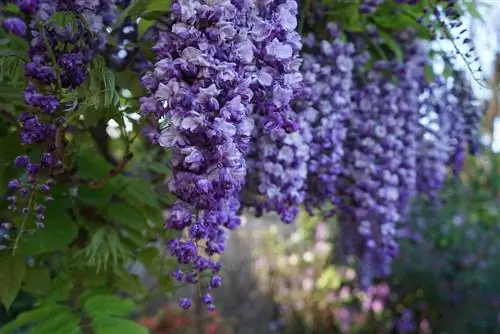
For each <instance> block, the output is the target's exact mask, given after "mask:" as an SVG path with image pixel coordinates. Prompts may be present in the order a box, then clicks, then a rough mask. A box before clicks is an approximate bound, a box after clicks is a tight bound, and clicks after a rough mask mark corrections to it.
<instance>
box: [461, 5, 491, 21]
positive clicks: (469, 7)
mask: <svg viewBox="0 0 500 334" xmlns="http://www.w3.org/2000/svg"><path fill="white" fill-rule="evenodd" d="M464 5H465V7H466V8H467V11H468V12H469V14H470V16H472V17H473V18H475V19H478V20H479V21H481V22H482V23H483V24H486V22H485V21H484V18H483V16H482V15H481V13H480V12H479V11H478V10H477V3H475V2H474V1H464Z"/></svg>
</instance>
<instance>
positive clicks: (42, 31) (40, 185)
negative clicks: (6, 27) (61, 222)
mask: <svg viewBox="0 0 500 334" xmlns="http://www.w3.org/2000/svg"><path fill="white" fill-rule="evenodd" d="M76 3H80V2H78V1H77V2H76ZM76 3H75V4H73V2H71V1H18V5H19V8H20V9H21V11H22V12H23V14H24V15H25V17H26V20H27V23H26V26H27V27H29V36H28V34H22V35H26V36H25V37H26V38H28V39H29V50H28V55H29V61H28V62H27V63H26V64H25V73H26V76H27V77H28V79H29V83H28V85H27V87H26V89H25V90H24V100H25V103H26V105H27V106H28V107H29V108H28V110H27V111H26V112H23V113H22V114H21V115H20V117H19V119H18V121H19V123H20V125H21V142H22V144H23V145H36V146H38V147H40V148H42V151H43V153H42V154H41V155H40V156H39V157H36V158H34V157H31V158H30V157H28V156H27V155H20V156H18V157H17V158H16V159H15V161H14V165H15V166H17V167H20V168H24V169H25V170H26V174H25V177H22V178H21V179H15V180H11V181H10V182H9V189H10V190H11V191H12V192H13V193H14V194H13V195H12V196H9V197H8V200H9V201H10V202H11V203H10V206H9V208H10V209H11V210H13V211H16V210H17V209H18V208H17V207H18V206H19V205H20V204H22V205H23V206H24V205H26V206H24V207H23V208H22V209H21V211H22V214H23V215H28V214H30V213H31V212H34V213H35V216H36V221H37V226H38V227H43V222H44V209H45V207H44V205H43V204H42V202H41V203H38V201H39V200H47V199H49V200H50V196H48V193H49V192H50V189H51V186H52V184H53V183H54V180H53V179H52V175H53V173H55V172H57V171H58V170H60V169H61V168H62V167H63V163H62V161H61V155H62V149H63V146H64V131H65V130H64V122H65V119H64V117H65V114H66V111H67V107H66V105H65V103H63V102H62V98H63V96H70V95H71V92H72V91H73V90H74V89H76V88H77V87H79V86H81V85H82V84H83V82H84V81H85V79H86V77H87V74H88V73H87V72H88V65H89V63H90V62H91V61H92V59H93V58H94V56H95V54H96V53H95V51H96V50H94V47H95V45H96V43H95V42H96V37H95V36H94V33H96V32H100V31H101V29H102V28H103V26H102V25H97V26H96V25H90V26H91V27H93V28H94V29H95V30H94V31H93V33H91V32H89V31H87V30H86V28H85V27H86V26H89V24H87V23H88V22H86V23H84V21H83V20H84V19H83V18H82V17H85V18H86V19H91V18H95V17H100V15H101V13H102V12H106V10H107V9H110V8H112V1H96V2H92V4H79V5H77V4H76ZM62 11H65V12H70V14H72V15H73V16H74V17H75V26H70V25H68V26H64V27H61V26H57V25H55V23H54V22H51V21H50V20H49V19H50V18H51V17H52V16H53V15H54V14H56V13H58V12H62ZM64 15H69V14H68V13H66V14H64ZM80 15H83V16H80ZM101 21H103V22H104V23H109V22H108V21H107V20H101ZM37 193H40V194H42V196H37V195H36V194H37ZM16 194H17V195H18V196H19V197H20V198H19V197H18V196H16Z"/></svg>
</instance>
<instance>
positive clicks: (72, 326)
mask: <svg viewBox="0 0 500 334" xmlns="http://www.w3.org/2000/svg"><path fill="white" fill-rule="evenodd" d="M79 320H80V319H79V318H78V317H77V316H76V315H75V314H74V313H73V312H71V310H70V309H69V308H65V309H61V310H60V311H59V312H57V313H56V314H53V315H52V316H51V317H48V318H46V319H44V321H38V322H37V324H36V325H35V326H34V327H33V328H32V329H31V330H30V331H29V332H28V334H42V333H47V334H48V333H50V334H69V333H81V331H78V330H79Z"/></svg>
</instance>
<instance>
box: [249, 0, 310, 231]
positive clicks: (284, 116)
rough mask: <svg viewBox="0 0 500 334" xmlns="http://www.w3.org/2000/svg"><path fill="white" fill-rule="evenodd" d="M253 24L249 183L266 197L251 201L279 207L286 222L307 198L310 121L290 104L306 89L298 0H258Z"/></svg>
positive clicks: (264, 207) (274, 208) (259, 208)
mask: <svg viewBox="0 0 500 334" xmlns="http://www.w3.org/2000/svg"><path fill="white" fill-rule="evenodd" d="M250 24H251V26H252V29H251V34H250V37H251V39H252V41H253V43H254V45H255V48H256V62H255V64H254V66H255V73H254V75H253V80H252V85H251V87H252V89H253V91H254V93H255V95H254V118H255V124H256V127H255V129H254V131H253V134H252V145H251V147H250V152H249V162H248V164H249V170H251V171H252V174H250V175H249V179H252V182H248V184H249V187H250V190H252V191H256V192H257V193H258V194H260V195H262V196H263V200H252V201H251V203H248V204H249V205H251V206H254V207H255V208H256V210H257V212H258V213H261V212H263V211H275V212H277V213H278V214H279V215H280V216H281V219H282V220H283V221H284V222H285V223H291V222H292V221H293V219H294V218H295V216H296V215H297V213H298V212H299V205H300V204H301V203H302V202H303V200H304V189H303V185H304V181H305V177H306V174H307V165H306V162H307V158H308V146H307V143H306V142H307V135H306V132H307V128H308V123H307V121H306V120H305V119H303V117H302V116H301V115H298V114H297V113H295V112H293V111H292V104H291V103H292V101H293V100H294V99H296V98H297V97H298V96H299V94H300V93H301V89H302V74H301V73H300V71H299V68H300V66H301V63H302V59H301V58H300V57H299V52H300V50H301V49H302V42H301V37H300V35H299V34H298V32H297V31H296V28H297V3H296V1H295V0H286V1H285V0H280V1H260V0H259V1H257V2H256V7H255V10H254V12H253V13H252V16H251V20H250ZM298 129H300V130H299V132H300V134H299V133H297V132H296V131H297V130H298ZM253 179H255V180H256V181H257V184H256V185H255V184H254V181H253ZM255 188H256V189H255Z"/></svg>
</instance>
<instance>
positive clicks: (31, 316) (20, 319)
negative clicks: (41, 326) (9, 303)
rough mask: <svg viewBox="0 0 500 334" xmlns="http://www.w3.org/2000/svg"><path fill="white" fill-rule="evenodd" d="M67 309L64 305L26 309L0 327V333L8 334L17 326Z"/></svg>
mask: <svg viewBox="0 0 500 334" xmlns="http://www.w3.org/2000/svg"><path fill="white" fill-rule="evenodd" d="M64 310H67V307H66V306H62V305H48V306H44V307H41V308H37V309H35V310H32V311H26V312H23V313H21V314H19V315H18V316H17V318H15V319H14V320H13V321H11V322H9V323H8V324H6V325H4V326H2V328H0V334H10V333H13V332H14V331H17V330H18V329H19V328H21V327H24V326H27V325H29V324H31V323H33V322H39V321H44V320H45V319H48V318H50V317H51V316H52V315H54V314H58V313H59V312H62V311H64Z"/></svg>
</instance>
